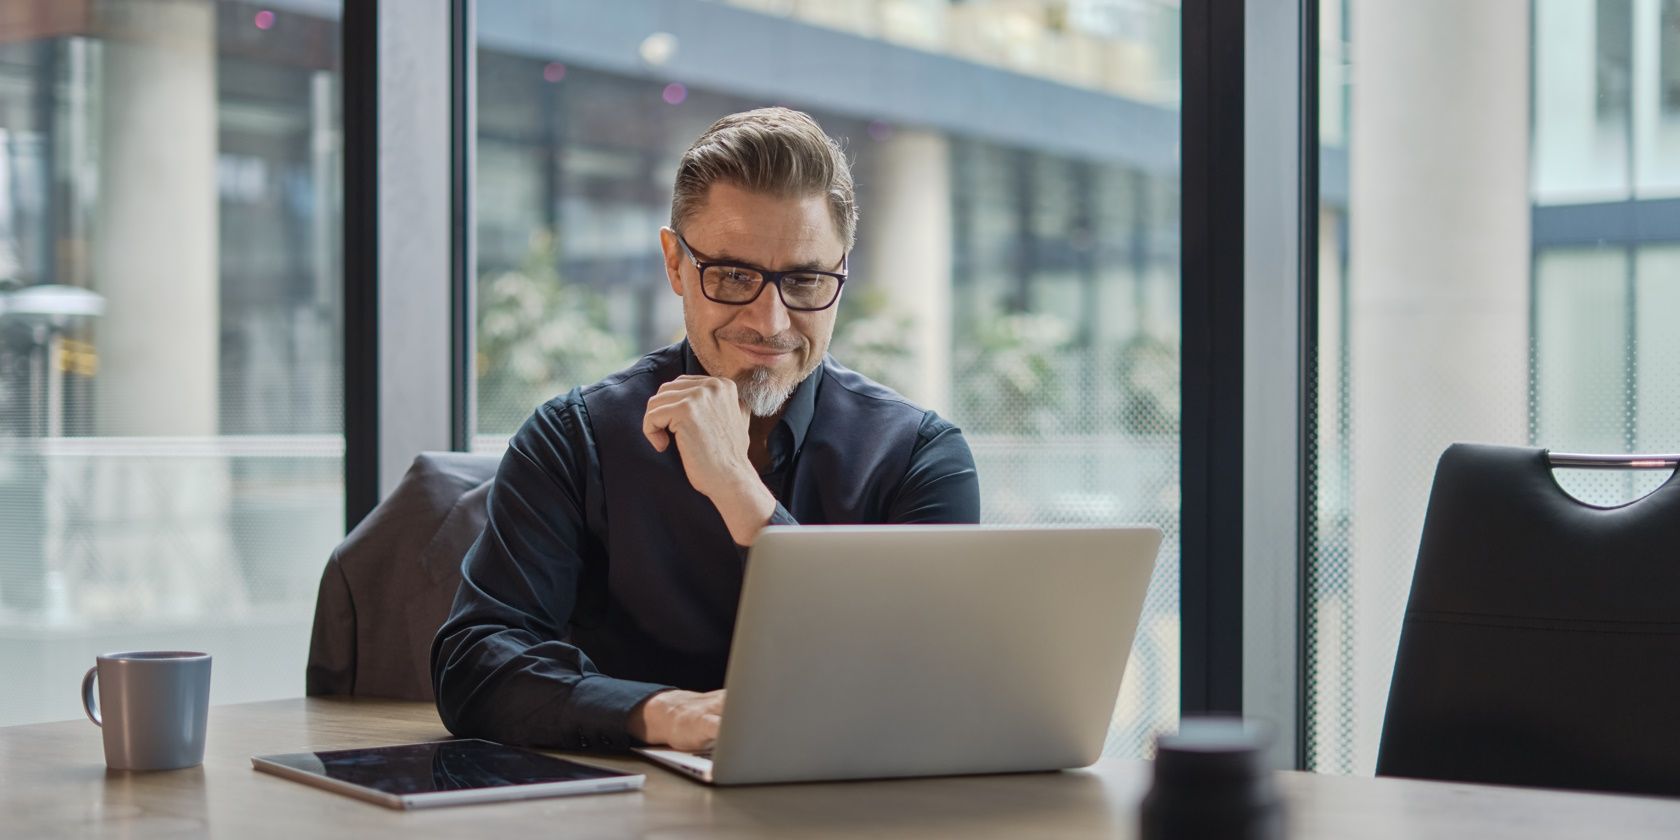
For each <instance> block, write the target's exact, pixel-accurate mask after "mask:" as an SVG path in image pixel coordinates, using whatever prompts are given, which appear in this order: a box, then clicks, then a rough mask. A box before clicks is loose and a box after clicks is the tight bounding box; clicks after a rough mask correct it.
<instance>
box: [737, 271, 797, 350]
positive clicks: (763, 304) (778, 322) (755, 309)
mask: <svg viewBox="0 0 1680 840" xmlns="http://www.w3.org/2000/svg"><path fill="white" fill-rule="evenodd" d="M764 286H765V288H764V289H763V290H762V291H760V292H759V293H758V297H757V298H756V299H755V300H753V302H752V303H749V304H747V305H746V306H743V307H741V308H742V309H744V310H746V311H744V312H742V313H741V316H740V318H739V321H740V323H741V325H742V326H744V327H751V328H752V329H753V330H755V331H757V332H758V334H759V335H762V336H764V337H765V338H770V337H771V336H775V335H781V334H782V333H783V332H786V331H787V330H788V328H789V327H792V326H793V318H792V317H790V316H789V315H788V308H787V305H786V304H784V303H782V294H781V290H780V289H777V288H776V284H774V283H765V284H764Z"/></svg>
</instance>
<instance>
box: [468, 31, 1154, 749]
mask: <svg viewBox="0 0 1680 840" xmlns="http://www.w3.org/2000/svg"><path fill="white" fill-rule="evenodd" d="M585 6H587V11H585V10H584V8H585ZM478 10H479V18H478V21H477V23H478V27H477V28H478V33H479V53H478V88H477V95H478V99H477V111H478V118H479V119H478V126H477V143H478V160H477V184H478V191H477V207H478V228H477V230H478V253H479V259H478V277H477V282H478V286H477V290H476V291H477V320H476V324H477V330H478V346H477V365H476V368H477V376H478V379H477V381H478V386H477V399H478V404H477V416H478V428H477V430H476V431H477V434H476V436H475V443H474V446H475V448H477V449H481V450H485V451H499V449H500V448H501V447H502V446H504V445H505V441H506V438H507V436H508V434H509V433H510V432H512V431H513V430H514V429H515V428H516V427H517V426H518V425H519V423H520V422H522V421H523V420H524V419H525V418H526V417H527V416H529V414H530V413H531V411H532V409H533V408H534V407H535V406H536V405H537V404H539V403H540V402H542V401H544V400H546V399H548V398H549V397H552V396H554V395H555V394H558V393H561V392H564V391H565V390H568V389H570V388H572V387H573V386H576V385H581V384H587V383H589V382H592V381H594V380H595V379H597V378H599V377H601V376H602V375H604V374H606V373H608V372H611V371H613V370H616V369H619V368H621V367H623V366H625V365H627V364H628V363H629V362H630V361H632V360H633V359H634V358H636V357H637V356H639V355H641V354H642V353H645V352H647V351H649V350H652V349H654V348H656V347H659V346H662V345H664V344H667V343H670V342H672V341H675V340H677V339H679V338H680V337H681V331H682V317H681V300H680V299H679V298H677V297H675V296H674V295H672V294H671V293H670V290H669V288H668V286H667V285H666V283H665V279H664V272H663V268H662V267H661V264H660V256H659V249H658V239H657V231H658V229H659V227H660V226H661V225H662V224H664V223H665V222H666V220H667V218H668V216H669V212H670V197H671V192H670V191H671V180H672V178H673V177H674V175H675V171H676V161H677V158H678V156H679V155H680V154H681V153H682V151H683V149H684V148H685V147H686V146H687V144H688V143H689V142H690V141H691V140H692V139H693V138H694V137H695V136H697V135H698V134H699V133H700V132H701V131H703V130H704V129H705V128H706V126H708V125H709V124H710V123H711V122H712V121H713V120H715V119H717V118H718V117H720V116H723V115H724V114H727V113H730V112H733V111H738V110H743V109H747V108H752V107H759V106H762V105H768V104H785V105H789V106H792V107H796V108H801V109H803V110H806V111H809V112H810V113H812V114H813V115H814V116H815V117H817V119H818V120H819V121H820V122H821V123H822V124H823V126H824V128H826V129H827V130H828V131H829V133H831V134H833V135H835V136H837V137H839V138H842V140H843V141H844V143H845V146H846V148H847V151H848V153H849V154H850V155H851V156H852V158H853V161H854V173H855V175H856V177H857V181H858V191H859V204H860V207H861V212H862V221H861V224H860V228H859V232H858V242H857V249H856V251H855V252H854V253H853V255H852V261H851V265H852V278H853V279H852V281H851V282H850V283H848V285H847V287H846V294H845V297H844V298H843V299H842V301H841V312H840V316H839V322H838V326H837V328H836V333H835V340H834V345H833V348H832V352H833V353H834V355H835V357H836V358H837V359H838V360H839V361H841V362H842V363H844V364H846V365H848V366H850V367H853V368H855V369H857V370H860V371H862V372H864V373H865V374H867V375H869V376H872V377H874V378H876V379H878V380H880V381H881V382H884V383H886V384H888V385H891V386H892V387H894V388H897V389H899V390H900V391H901V392H903V393H904V394H905V395H907V396H909V397H910V398H912V399H914V400H916V401H918V402H919V403H921V404H923V405H925V406H928V407H931V408H934V409H937V410H938V411H940V412H941V413H942V414H944V415H946V416H948V417H950V418H952V419H953V420H954V421H955V422H956V423H958V424H959V425H960V426H962V427H963V429H964V431H965V433H966V435H967V437H968V440H969V442H970V444H971V446H972V447H973V449H974V454H975V458H976V461H977V462H978V466H979V470H980V479H981V490H982V494H983V498H982V508H983V511H984V517H985V520H986V521H988V522H994V523H1029V522H1040V523H1046V522H1060V523H1123V522H1148V523H1154V524H1157V525H1159V526H1160V527H1161V528H1162V529H1163V530H1164V531H1165V532H1166V534H1167V542H1166V544H1165V546H1164V548H1163V551H1162V555H1161V560H1160V563H1159V565H1158V566H1157V569H1156V573H1155V579H1154V583H1153V584H1152V588H1151V591H1150V595H1149V599H1148V604H1147V606H1146V608H1145V614H1144V618H1143V625H1142V627H1141V629H1140V633H1139V635H1138V638H1137V643H1136V647H1135V649H1134V652H1133V656H1132V660H1131V666H1130V669H1129V671H1128V675H1127V677H1126V681H1125V685H1124V688H1123V692H1122V696H1121V698H1120V704H1119V707H1118V708H1117V709H1116V713H1115V719H1114V723H1115V725H1114V728H1113V730H1112V732H1111V736H1110V739H1109V742H1108V751H1109V752H1110V753H1111V754H1119V755H1135V754H1140V753H1141V752H1143V750H1144V749H1145V745H1146V744H1147V742H1148V741H1149V738H1150V736H1151V735H1152V734H1153V733H1154V732H1155V731H1157V730H1159V729H1161V728H1163V727H1169V726H1171V725H1172V724H1173V723H1174V722H1175V721H1176V719H1177V714H1178V705H1179V699H1178V679H1179V677H1178V670H1179V669H1178V666H1179V627H1178V579H1179V567H1178V539H1177V535H1178V522H1179V465H1178V447H1179V435H1178V422H1179V421H1178V418H1179V374H1178V370H1179V365H1178V358H1179V324H1180V318H1179V312H1178V307H1179V286H1178V254H1177V247H1178V175H1177V162H1176V143H1177V132H1178V114H1177V110H1176V108H1177V94H1178V75H1177V73H1178V10H1177V4H1176V3H1175V2H1170V0H1108V2H1082V3H1072V4H1069V3H1060V2H1031V1H1028V0H1022V1H1021V2H989V3H962V4H946V3H899V2H884V0H883V1H882V2H859V3H833V4H830V3H800V4H788V3H761V2H736V3H715V2H702V0H686V2H683V1H682V0H678V1H677V2H643V1H641V0H637V1H635V2H621V3H613V4H610V5H609V4H602V5H596V4H577V3H565V2H548V0H480V1H479V3H478ZM724 56H729V57H731V58H729V59H724V58H723V57H724ZM740 56H750V57H751V58H750V59H748V60H739V57H740Z"/></svg>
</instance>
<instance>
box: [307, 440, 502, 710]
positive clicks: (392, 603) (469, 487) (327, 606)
mask: <svg viewBox="0 0 1680 840" xmlns="http://www.w3.org/2000/svg"><path fill="white" fill-rule="evenodd" d="M499 462H500V458H499V457H497V456H495V455H470V454H466V453H462V452H425V453H421V454H420V456H419V457H417V458H415V459H414V464H413V465H412V466H410V467H409V469H408V473H407V474H405V475H404V476H403V479H402V481H401V482H399V483H398V484H397V487H396V488H395V489H394V490H392V491H391V495H390V496H388V497H387V498H386V499H385V500H384V501H382V502H380V503H379V506H378V507H376V508H374V510H373V512H372V513H369V514H368V516H367V518H366V519H364V520H362V522H361V523H360V524H359V525H357V526H356V528H355V530H353V531H351V532H350V535H349V536H347V537H345V539H344V542H342V543H340V544H339V546H338V548H336V549H334V550H333V553H332V556H331V557H330V558H328V560H327V567H326V570H325V571H324V572H322V575H321V589H320V593H319V594H318V595H317V596H316V600H315V628H314V633H313V634H312V636H311V638H310V642H309V665H308V668H307V670H306V672H305V679H304V683H305V691H306V692H307V693H309V694H311V695H315V694H358V695H368V696H376V697H396V698H401V699H406V700H431V699H432V677H431V646H432V637H433V636H434V635H435V634H436V633H437V629H438V627H440V626H442V624H443V620H444V618H445V617H446V616H447V615H448V613H449V607H450V604H451V602H453V601H454V598H455V590H456V588H457V587H459V585H460V581H461V559H462V557H464V556H465V555H466V552H467V549H468V548H470V547H471V546H472V543H473V541H474V540H476V539H478V535H479V533H480V532H481V531H483V530H484V522H485V519H486V512H487V502H486V497H487V496H488V494H489V492H490V486H491V483H492V480H493V479H494V477H495V474H496V465H497V464H498V463H499Z"/></svg>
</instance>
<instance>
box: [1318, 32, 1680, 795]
mask: <svg viewBox="0 0 1680 840" xmlns="http://www.w3.org/2000/svg"><path fill="white" fill-rule="evenodd" d="M1671 5H1672V4H1669V3H1666V2H1665V3H1661V4H1659V3H1643V2H1628V0H1597V2H1578V0H1534V2H1532V3H1531V2H1529V0H1490V2H1486V3H1474V4H1456V5H1453V6H1452V7H1451V8H1448V7H1446V6H1442V5H1438V4H1395V3H1387V2H1383V0H1323V2H1321V5H1320V8H1321V10H1322V11H1323V15H1322V17H1325V18H1332V17H1333V18H1335V19H1337V20H1340V21H1345V24H1344V26H1345V32H1346V33H1347V37H1346V38H1345V39H1344V40H1345V41H1346V43H1345V45H1343V47H1342V48H1341V49H1339V50H1337V51H1336V52H1335V55H1334V57H1333V56H1332V54H1331V50H1329V49H1328V48H1327V49H1325V50H1323V51H1322V52H1321V55H1320V59H1321V62H1330V61H1333V60H1334V61H1344V60H1348V59H1346V58H1344V56H1351V57H1352V58H1351V67H1350V68H1349V69H1348V72H1346V73H1344V74H1343V75H1342V76H1341V77H1340V78H1341V79H1343V80H1344V85H1343V87H1342V88H1341V89H1340V90H1339V91H1337V92H1336V95H1337V96H1338V97H1339V99H1338V101H1340V102H1342V103H1343V104H1344V106H1345V116H1342V117H1340V118H1341V119H1345V120H1346V124H1347V126H1348V128H1347V131H1346V134H1345V138H1343V140H1344V141H1343V142H1332V139H1331V138H1330V137H1329V135H1323V136H1326V138H1327V139H1326V142H1325V144H1324V147H1323V150H1322V153H1323V162H1324V166H1323V171H1324V172H1325V173H1326V176H1325V178H1324V183H1323V189H1322V193H1321V195H1320V208H1321V213H1320V218H1321V225H1320V251H1319V253H1320V260H1319V262H1320V276H1319V290H1320V310H1319V321H1320V331H1319V335H1318V349H1319V355H1318V371H1319V376H1318V379H1319V390H1318V404H1317V425H1318V436H1317V439H1316V441H1315V442H1314V447H1313V451H1312V456H1313V463H1312V467H1313V472H1312V475H1313V479H1314V481H1315V494H1316V495H1315V498H1316V510H1315V511H1314V518H1313V520H1312V525H1313V529H1314V533H1313V540H1312V543H1311V556H1310V557H1309V564H1308V587H1309V602H1308V608H1307V615H1306V621H1307V628H1308V629H1307V636H1308V663H1307V664H1308V696H1307V716H1308V726H1309V729H1308V763H1309V766H1310V767H1312V768H1313V769H1315V770H1320V771H1327V772H1344V773H1346V772H1353V773H1370V772H1371V771H1372V770H1373V768H1374V767H1375V763H1376V753H1377V746H1378V743H1379V738H1380V735H1381V731H1382V721H1383V713H1384V709H1385V704H1386V701H1387V697H1388V687H1389V677H1390V674H1391V672H1392V669H1393V664H1394V651H1395V645H1396V643H1397V641H1398V638H1399V631H1400V619H1401V615H1402V611H1403V610H1404V608H1405V604H1406V598H1407V595H1408V592H1409V589H1410V584H1411V575H1412V569H1413V566H1414V564H1415V561H1416V555H1417V549H1418V542H1419V537H1420V535H1421V529H1422V526H1423V514H1424V508H1425V505H1426V503H1427V502H1428V498H1429V491H1430V483H1431V481H1432V479H1433V476H1434V468H1435V462H1436V459H1437V458H1439V457H1440V454H1441V452H1442V451H1443V450H1444V449H1445V448H1446V447H1447V446H1448V445H1450V444H1451V443H1453V442H1457V441H1475V442H1484V443H1503V444H1513V445H1523V446H1539V447H1546V448H1550V449H1556V450H1561V451H1570V452H1663V451H1674V450H1680V386H1677V385H1676V383H1677V382H1680V378H1677V377H1680V369H1677V364H1680V362H1677V360H1680V339H1677V338H1676V337H1675V331H1674V330H1673V329H1671V328H1670V325H1669V324H1668V321H1669V320H1671V318H1670V317H1669V313H1671V312H1672V311H1674V307H1675V306H1676V305H1680V284H1677V283H1676V282H1674V281H1675V278H1676V277H1680V274H1677V270H1680V225H1677V224H1676V223H1675V222H1674V221H1673V216H1672V210H1671V208H1670V207H1669V204H1670V203H1671V202H1672V199H1663V198H1660V197H1657V196H1656V195H1655V193H1658V192H1660V191H1661V190H1660V189H1658V187H1660V186H1661V185H1662V184H1663V183H1665V182H1664V180H1663V179H1665V178H1668V177H1669V176H1666V175H1662V174H1661V173H1663V172H1668V171H1673V172H1680V148H1676V149H1674V150H1673V151H1670V150H1669V149H1668V147H1667V146H1666V145H1664V142H1665V141H1664V138H1665V137H1666V134H1664V133H1663V131H1664V129H1663V128H1662V126H1664V125H1666V123H1665V122H1661V121H1657V122H1653V120H1658V116H1659V111H1660V112H1661V120H1667V113H1668V110H1670V109H1669V108H1668V106H1667V105H1665V104H1663V103H1664V102H1665V101H1666V100H1665V99H1664V97H1665V96H1666V95H1667V94H1666V93H1664V91H1665V90H1666V85H1667V83H1666V81H1665V80H1666V78H1667V76H1666V75H1664V74H1666V73H1669V72H1670V71H1671V70H1672V67H1671V64H1672V62H1670V61H1668V56H1667V53H1666V52H1661V53H1660V54H1661V56H1662V60H1660V61H1659V60H1658V57H1659V51H1666V50H1667V46H1668V42H1669V41H1671V40H1672V38H1671V37H1670V35H1669V33H1668V32H1667V30H1666V28H1665V27H1666V25H1667V24H1666V23H1664V22H1666V21H1670V20H1671V19H1672V17H1673V14H1674V10H1673V9H1672V8H1670V6H1671ZM1531 14H1532V18H1530V17H1529V15H1531ZM1531 24H1532V25H1531ZM1322 43H1329V41H1328V40H1325V41H1323V42H1322ZM1424 55H1427V56H1429V58H1428V60H1427V61H1419V60H1416V57H1417V56H1424ZM1321 66H1322V65H1321ZM1354 78H1357V79H1358V84H1357V85H1352V84H1351V83H1348V82H1350V81H1351V80H1352V79H1354ZM1530 103H1532V108H1533V112H1532V114H1531V113H1530V110H1529V109H1530V107H1531V106H1530ZM1327 113H1329V112H1328V111H1327V110H1321V111H1320V117H1321V118H1324V117H1325V116H1326V114H1327ZM1630 162H1633V164H1630ZM1630 166H1631V169H1630ZM1335 172H1341V173H1345V177H1341V178H1334V177H1331V175H1330V173H1335ZM1607 201H1612V202H1614V203H1604V202H1607ZM1556 475H1557V478H1558V481H1559V483H1560V484H1561V485H1562V486H1563V487H1564V488H1565V489H1566V490H1567V491H1568V492H1570V493H1571V494H1572V495H1574V496H1575V497H1576V498H1578V499H1580V500H1581V501H1583V502H1586V503H1589V504H1595V505H1604V506H1609V505H1619V504H1625V503H1628V502H1630V501H1633V500H1635V499H1638V498H1639V497H1641V496H1643V495H1645V494H1646V493H1649V492H1650V491H1651V490H1652V489H1654V488H1655V487H1656V486H1657V485H1659V484H1661V483H1662V482H1663V481H1665V480H1667V479H1668V477H1669V474H1668V473H1666V472H1657V471H1628V472H1615V471H1598V470H1558V471H1556Z"/></svg>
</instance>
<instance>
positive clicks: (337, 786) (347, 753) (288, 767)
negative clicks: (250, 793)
mask: <svg viewBox="0 0 1680 840" xmlns="http://www.w3.org/2000/svg"><path fill="white" fill-rule="evenodd" d="M251 766H252V767H255V768H256V769H258V770H262V771H265V772H268V773H273V774H275V775H277V776H284V777H285V778H288V779H292V780H294V781H299V782H303V783H304V784H307V785H314V786H316V787H319V788H324V789H326V790H330V791H334V792H336V793H342V794H345V795H348V796H354V797H357V798H358V799H366V800H368V801H369V802H377V803H378V804H380V805H384V806H386V807H388V808H432V807H436V806H439V805H464V804H467V803H471V802H494V801H497V800H504V799H534V798H537V797H542V796H569V795H574V794H580V793H608V792H612V791H627V790H640V789H641V787H642V783H643V782H644V781H646V779H647V777H646V776H644V775H642V774H640V773H623V772H620V771H617V770H608V769H606V768H604V767H595V766H592V765H589V764H579V763H578V762H575V761H568V760H566V759H563V758H555V757H553V756H549V755H543V754H542V753H538V752H532V751H530V750H522V749H519V748H517V747H508V746H503V745H501V744H497V743H493V742H491V741H481V740H478V739H462V740H455V741H430V742H427V743H424V744H399V745H396V746H390V747H369V748H367V749H356V750H331V751H327V752H303V753H289V754H286V755H257V756H252V757H251Z"/></svg>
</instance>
